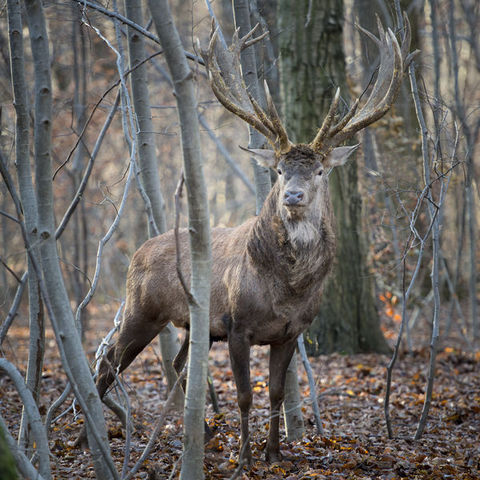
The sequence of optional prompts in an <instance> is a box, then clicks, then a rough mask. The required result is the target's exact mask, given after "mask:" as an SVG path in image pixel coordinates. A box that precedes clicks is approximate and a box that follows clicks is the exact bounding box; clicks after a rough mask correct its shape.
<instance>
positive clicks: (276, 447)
mask: <svg viewBox="0 0 480 480" xmlns="http://www.w3.org/2000/svg"><path fill="white" fill-rule="evenodd" d="M296 344H297V339H296V338H295V340H294V341H290V342H288V343H286V344H283V345H271V346H270V378H269V386H268V388H269V393H270V429H269V432H268V440H267V448H266V452H265V458H266V460H267V462H278V461H280V460H281V459H282V454H281V453H280V440H279V424H280V407H281V405H282V403H283V398H284V396H285V376H286V373H287V368H288V365H289V363H290V360H291V359H292V355H293V352H294V351H295V346H296Z"/></svg>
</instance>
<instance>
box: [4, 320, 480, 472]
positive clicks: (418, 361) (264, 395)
mask: <svg viewBox="0 0 480 480" xmlns="http://www.w3.org/2000/svg"><path fill="white" fill-rule="evenodd" d="M104 318H108V317H107V316H105V317H104ZM108 329H109V324H108V323H107V322H105V325H100V324H96V328H95V331H96V332H99V331H100V330H102V331H103V330H104V331H105V333H106V332H107V331H108ZM94 335H95V332H89V334H88V336H87V351H88V353H89V357H90V358H93V354H94V351H95V348H96V345H97V344H98V342H99V339H98V338H95V336H94ZM449 344H450V345H451V344H452V343H449ZM27 349H28V331H26V329H25V328H22V327H17V326H14V327H12V329H11V332H10V335H9V339H8V343H7V344H6V347H5V349H4V353H5V355H6V357H7V358H8V359H9V360H10V361H12V362H14V363H15V364H16V365H17V368H19V369H20V370H21V371H22V373H24V372H25V368H26V362H27V353H28V350H27ZM158 358H159V353H158V345H157V344H156V342H153V343H152V344H151V345H150V346H149V347H147V348H146V350H145V351H144V352H143V353H142V354H141V355H140V356H139V357H138V358H137V359H136V360H135V361H134V363H133V364H132V365H131V366H130V367H129V369H127V371H126V372H125V373H124V375H123V379H124V382H125V385H126V387H127V391H128V393H129V397H130V402H131V408H132V423H133V433H132V442H131V445H132V447H131V448H132V451H131V455H130V457H131V460H130V466H131V467H132V466H133V465H134V463H135V462H136V460H137V459H138V458H139V457H140V455H141V453H142V450H143V448H144V447H145V445H146V444H147V442H148V440H149V436H150V434H151V432H152V430H153V425H154V424H155V420H156V418H157V416H158V414H159V412H160V411H161V409H162V406H163V404H164V403H165V401H166V397H167V388H166V382H165V379H164V378H163V375H162V371H161V367H160V365H159V360H158ZM310 361H311V364H312V368H313V371H314V373H315V379H316V382H317V385H316V388H317V395H318V399H319V404H320V411H321V415H322V422H323V428H324V430H325V433H326V436H325V437H322V436H319V435H317V434H316V428H315V424H314V414H313V410H312V408H311V405H310V404H309V402H308V393H309V387H308V382H307V378H306V374H305V372H304V371H303V369H300V368H299V376H300V384H301V391H302V398H303V405H302V410H303V413H304V420H305V435H304V437H303V438H302V439H301V440H299V441H291V442H288V441H286V439H285V438H284V436H285V435H284V430H283V429H282V431H281V433H282V435H283V438H282V442H281V448H282V453H283V456H284V459H283V461H282V462H279V463H276V464H271V465H268V464H267V463H265V461H264V448H265V440H266V437H267V434H268V415H269V399H268V349H267V348H266V347H254V348H253V349H252V359H251V380H252V387H253V392H254V400H253V408H252V411H251V417H250V425H251V437H252V453H253V463H252V465H250V466H248V467H244V468H243V469H242V470H241V471H237V465H238V464H237V457H238V449H239V436H240V425H239V412H238V408H237V404H236V390H235V384H234V380H233V374H232V371H231V367H230V361H229V359H228V352H227V347H226V344H224V343H219V344H216V345H214V347H213V348H212V351H211V352H210V361H209V369H210V374H211V376H212V378H213V382H214V386H215V391H216V393H217V395H218V401H219V407H220V413H215V412H214V411H213V408H212V405H211V402H210V401H209V400H208V398H207V412H206V418H207V422H208V424H209V426H210V428H211V429H212V430H213V431H214V433H215V435H214V437H213V438H212V439H211V440H210V441H209V442H208V443H207V444H206V446H205V463H204V470H205V477H206V478H207V479H229V478H233V477H235V478H240V479H254V480H256V479H279V478H282V479H287V480H304V479H318V480H322V479H328V480H330V479H341V480H357V479H358V480H368V479H372V480H373V479H381V480H400V479H408V480H415V479H426V480H437V479H438V480H440V479H456V480H457V479H458V480H474V479H480V375H479V371H480V370H479V363H480V355H479V354H478V353H477V354H474V353H468V352H465V351H462V349H460V348H458V349H457V348H452V347H444V348H443V349H442V350H441V351H440V352H439V355H438V361H437V369H436V378H435V386H434V394H433V399H432V407H431V410H430V415H429V419H428V424H427V428H426V430H425V433H424V435H423V436H422V438H421V439H420V440H417V441H414V440H413V436H414V434H415V429H416V425H417V422H418V419H419V416H420V412H421V409H422V405H423V401H424V387H425V376H426V374H425V372H426V368H427V363H428V345H427V342H425V346H423V347H419V348H417V349H416V350H415V351H413V352H412V353H405V352H403V353H402V355H401V357H400V358H399V360H398V361H397V364H396V367H395V369H394V375H393V384H392V398H391V404H390V414H391V419H392V425H393V429H394V438H393V439H389V438H388V436H387V429H386V425H385V418H384V413H383V409H384V394H385V376H386V365H387V363H388V361H389V358H388V357H386V356H382V355H377V354H358V355H350V356H345V355H340V354H332V355H328V356H320V357H316V358H310ZM65 381H66V380H65V375H64V374H63V370H62V367H61V364H60V361H59V357H58V353H57V351H56V347H55V342H54V340H53V337H52V334H51V332H47V352H46V357H45V366H44V374H43V383H42V393H41V399H40V411H41V413H42V414H43V415H45V414H46V411H47V410H48V408H49V406H50V405H51V403H52V402H53V401H54V400H55V399H56V398H58V396H59V395H60V394H61V392H62V391H63V388H64V387H65ZM0 392H1V393H0V413H1V415H2V417H3V418H4V419H5V421H6V422H7V424H8V426H9V429H10V432H11V433H12V434H14V435H16V434H17V433H18V425H19V423H20V417H21V411H22V405H21V401H20V398H19V396H18V394H17V393H16V391H15V389H14V388H13V385H12V383H11V382H10V380H9V379H8V378H7V377H6V376H0ZM207 397H208V395H207ZM71 404H72V397H70V398H69V400H68V402H66V403H65V404H64V406H63V410H66V409H67V408H68V407H69V406H71ZM76 413H78V412H77V411H76V409H70V410H68V411H66V412H65V413H64V415H62V416H61V417H60V418H59V419H58V420H57V421H56V422H55V424H53V428H52V431H51V433H50V436H49V440H50V450H51V454H52V457H53V460H52V473H53V476H54V478H55V479H83V478H85V479H87V478H95V473H94V470H93V465H92V462H91V458H90V456H89V453H88V452H84V451H82V450H81V449H78V448H76V447H74V440H75V438H76V436H77V435H78V433H79V431H80V429H81V426H82V424H83V419H82V417H81V415H77V414H76ZM106 419H107V424H108V428H109V437H110V446H111V451H112V456H113V459H114V461H115V464H116V466H117V468H118V471H121V466H122V462H123V458H124V445H125V431H124V430H123V429H122V428H121V426H120V423H119V421H118V420H117V419H116V417H114V416H113V414H111V413H110V412H109V411H107V410H106ZM181 455H182V415H181V412H175V411H173V412H170V414H169V415H168V417H167V422H166V423H165V425H164V427H163V429H162V431H161V434H160V436H159V437H158V439H157V441H156V444H155V448H154V450H153V452H152V454H151V455H150V457H149V459H148V460H147V461H146V462H145V464H144V465H143V467H142V468H141V470H140V471H139V473H138V474H137V475H136V477H135V478H139V479H141V478H142V479H143V478H145V479H150V480H156V479H163V478H165V479H168V478H178V477H179V472H180V462H181Z"/></svg>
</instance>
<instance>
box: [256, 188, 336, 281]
mask: <svg viewBox="0 0 480 480" xmlns="http://www.w3.org/2000/svg"><path fill="white" fill-rule="evenodd" d="M321 193H322V192H321ZM326 195H327V197H323V199H322V205H321V208H315V210H314V211H311V212H306V213H307V215H305V217H302V218H295V217H292V216H289V215H287V214H286V212H285V211H284V208H283V206H282V203H281V199H280V198H279V196H280V189H279V186H278V184H275V185H274V186H273V188H272V190H271V191H270V194H269V195H268V197H267V199H266V200H265V204H264V206H263V208H262V210H261V211H260V214H259V215H258V217H257V219H256V222H255V223H254V225H253V228H252V229H251V231H250V235H249V238H248V243H247V251H248V254H249V257H250V260H251V261H252V263H253V264H254V265H255V266H257V267H258V268H265V269H267V270H272V269H279V270H283V271H285V272H288V273H289V276H290V278H291V279H293V278H294V277H295V278H296V277H299V276H301V277H305V278H307V277H310V276H311V275H315V274H316V271H317V270H318V268H324V267H325V264H329V263H331V260H332V259H333V255H334V251H335V236H334V233H333V229H332V217H331V206H330V200H329V199H328V190H327V191H326ZM315 200H318V199H315ZM316 207H320V205H318V204H317V205H316ZM327 269H328V267H327Z"/></svg>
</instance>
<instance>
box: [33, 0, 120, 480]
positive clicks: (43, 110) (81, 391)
mask: <svg viewBox="0 0 480 480" xmlns="http://www.w3.org/2000/svg"><path fill="white" fill-rule="evenodd" d="M25 3H26V13H27V22H28V28H29V32H30V43H31V49H32V56H33V62H34V72H35V109H34V114H35V119H34V152H35V177H36V182H35V188H36V199H37V208H38V212H37V213H38V238H39V240H40V241H41V244H40V258H41V268H42V276H43V278H44V281H45V285H46V290H47V291H46V295H47V296H48V300H49V302H50V304H51V306H52V315H53V317H54V318H52V319H51V320H52V323H53V322H55V323H56V325H57V326H58V329H55V330H56V332H55V333H56V335H57V342H58V343H59V344H61V345H62V347H63V350H64V351H65V352H66V355H67V360H66V361H67V363H68V365H65V367H66V369H68V370H69V371H70V372H71V378H70V380H71V381H75V382H76V384H77V387H78V388H76V392H77V395H80V396H81V397H82V398H81V400H82V402H81V403H82V404H83V405H84V406H85V407H86V408H87V409H88V413H89V418H90V419H91V421H92V424H91V423H90V422H87V432H88V442H89V445H90V449H91V452H92V457H93V463H94V468H95V472H96V474H97V477H98V478H105V479H113V478H116V472H115V471H114V469H113V468H112V465H113V462H112V460H111V457H110V456H109V445H108V436H107V430H106V427H105V420H104V417H103V411H102V404H101V402H100V398H99V396H98V394H97V389H96V387H95V383H94V382H93V379H92V376H91V373H90V368H89V365H88V362H87V359H86V357H85V354H84V352H83V348H82V344H81V341H80V337H79V335H78V332H77V329H76V328H75V322H74V318H73V313H72V310H71V308H70V302H69V298H68V295H67V292H66V289H65V284H64V281H63V277H62V272H61V269H60V264H59V259H58V253H57V246H56V242H55V226H54V212H53V188H52V165H51V134H52V85H51V74H50V55H49V48H48V35H47V30H46V24H45V18H44V15H43V8H42V5H41V2H39V1H38V0H27V1H26V2H25ZM92 428H95V429H96V431H97V432H98V433H99V437H98V440H97V438H95V437H94V436H93V434H92ZM99 442H100V443H99ZM105 453H106V454H107V455H106V456H105V455H104V454H105Z"/></svg>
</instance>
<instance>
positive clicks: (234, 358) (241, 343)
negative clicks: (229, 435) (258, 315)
mask: <svg viewBox="0 0 480 480" xmlns="http://www.w3.org/2000/svg"><path fill="white" fill-rule="evenodd" d="M228 348H229V352H230V362H231V364H232V371H233V376H234V378H235V384H236V385H237V402H238V407H239V408H240V418H241V439H240V456H239V462H241V461H244V462H246V463H247V464H250V463H251V462H252V452H251V450H250V438H249V433H248V416H249V412H250V406H251V405H252V387H251V385H250V342H249V340H248V339H247V338H246V337H245V336H244V335H242V334H235V333H234V332H230V334H229V336H228Z"/></svg>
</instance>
